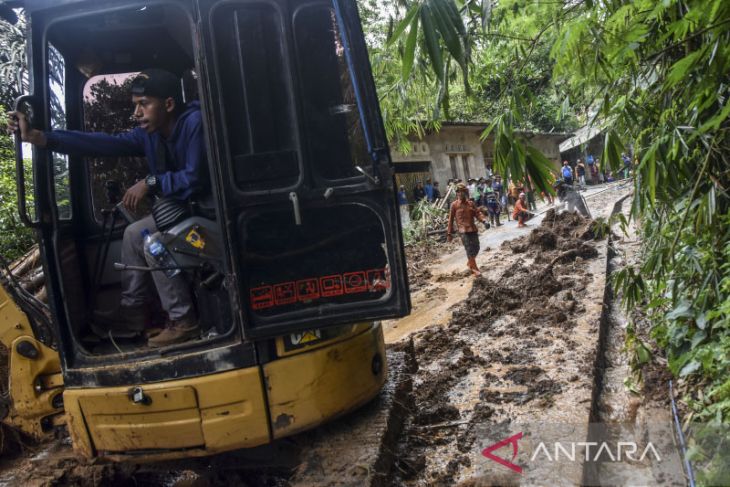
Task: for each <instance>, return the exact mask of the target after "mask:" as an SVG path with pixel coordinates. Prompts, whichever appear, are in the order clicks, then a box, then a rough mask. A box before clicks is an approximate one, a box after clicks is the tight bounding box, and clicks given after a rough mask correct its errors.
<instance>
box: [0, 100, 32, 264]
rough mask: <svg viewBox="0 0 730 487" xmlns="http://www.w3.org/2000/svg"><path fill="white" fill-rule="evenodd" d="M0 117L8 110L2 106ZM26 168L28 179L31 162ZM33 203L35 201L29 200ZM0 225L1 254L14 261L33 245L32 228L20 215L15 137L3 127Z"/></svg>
mask: <svg viewBox="0 0 730 487" xmlns="http://www.w3.org/2000/svg"><path fill="white" fill-rule="evenodd" d="M0 120H3V121H4V120H5V112H4V111H3V110H2V109H0ZM2 125H4V123H3V124H2ZM26 167H27V172H26V181H28V180H29V179H30V177H31V173H30V164H27V165H26ZM29 196H30V195H29ZM30 203H32V202H30V201H29V204H30ZM0 228H2V232H0V255H1V256H3V257H4V258H5V259H7V260H13V259H16V258H17V257H20V256H21V255H23V254H24V253H25V252H26V251H27V250H28V249H29V248H30V247H31V245H33V241H34V240H33V239H34V235H33V231H32V230H30V229H29V228H26V227H25V226H23V224H22V223H21V222H20V218H19V217H18V196H17V189H16V177H15V152H14V150H13V142H12V139H11V137H10V136H8V135H7V134H6V132H5V130H4V127H2V130H1V131H0Z"/></svg>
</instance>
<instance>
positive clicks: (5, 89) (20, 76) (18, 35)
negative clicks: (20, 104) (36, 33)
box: [0, 15, 28, 107]
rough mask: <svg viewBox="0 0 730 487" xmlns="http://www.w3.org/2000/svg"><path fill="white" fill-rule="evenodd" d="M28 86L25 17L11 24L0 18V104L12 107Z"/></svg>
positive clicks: (20, 17)
mask: <svg viewBox="0 0 730 487" xmlns="http://www.w3.org/2000/svg"><path fill="white" fill-rule="evenodd" d="M27 86H28V65H27V59H26V52H25V18H24V17H23V16H22V15H20V16H19V18H18V23H17V24H16V25H11V24H9V23H7V22H5V21H4V20H0V105H2V106H5V107H12V106H13V103H14V101H15V98H17V97H18V96H19V95H20V94H22V93H24V92H25V91H26V87H27Z"/></svg>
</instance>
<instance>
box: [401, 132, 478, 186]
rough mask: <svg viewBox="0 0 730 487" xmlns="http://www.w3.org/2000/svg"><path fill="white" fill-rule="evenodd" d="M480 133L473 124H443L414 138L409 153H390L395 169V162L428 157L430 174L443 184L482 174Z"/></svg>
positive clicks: (416, 160)
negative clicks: (421, 137)
mask: <svg viewBox="0 0 730 487" xmlns="http://www.w3.org/2000/svg"><path fill="white" fill-rule="evenodd" d="M480 133H481V129H478V128H475V127H470V126H465V127H453V126H446V127H442V128H441V131H440V132H438V133H430V134H427V135H426V136H425V137H424V138H423V139H421V140H413V141H412V144H411V149H412V150H411V152H409V153H408V154H402V153H399V152H396V151H393V152H392V153H391V157H392V159H393V162H394V163H395V165H396V171H398V163H405V162H420V161H429V162H430V174H431V178H432V179H433V180H434V181H438V182H439V183H440V184H441V187H442V188H443V187H445V185H446V182H447V181H448V180H449V179H451V178H454V177H457V178H461V179H466V178H467V177H473V178H479V177H483V176H484V175H485V173H486V169H485V166H484V153H483V152H482V144H481V141H480V140H479V134H480ZM452 163H453V164H452Z"/></svg>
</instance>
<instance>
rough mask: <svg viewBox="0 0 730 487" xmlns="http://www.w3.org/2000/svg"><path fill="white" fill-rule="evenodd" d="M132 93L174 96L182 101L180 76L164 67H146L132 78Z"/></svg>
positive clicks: (178, 101) (176, 100)
mask: <svg viewBox="0 0 730 487" xmlns="http://www.w3.org/2000/svg"><path fill="white" fill-rule="evenodd" d="M131 91H132V94H133V95H137V96H154V97H156V98H163V99H165V98H173V99H174V100H175V102H176V103H182V88H181V86H180V78H178V77H177V76H175V75H174V74H172V73H171V72H169V71H165V70H164V69H156V68H151V69H145V70H144V71H142V72H140V73H139V74H138V75H137V76H136V77H135V78H134V79H133V80H132V90H131Z"/></svg>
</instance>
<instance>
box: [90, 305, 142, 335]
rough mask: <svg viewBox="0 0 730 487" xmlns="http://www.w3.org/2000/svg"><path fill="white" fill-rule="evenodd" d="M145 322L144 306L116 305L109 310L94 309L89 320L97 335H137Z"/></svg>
mask: <svg viewBox="0 0 730 487" xmlns="http://www.w3.org/2000/svg"><path fill="white" fill-rule="evenodd" d="M146 324H147V310H146V309H145V307H144V306H121V305H120V306H118V307H116V308H112V309H110V310H105V311H95V312H94V315H93V317H92V321H91V329H92V331H93V332H94V333H95V334H96V335H99V336H106V335H108V334H112V335H113V336H115V337H133V336H136V335H139V333H140V332H141V331H142V330H144V328H145V325H146Z"/></svg>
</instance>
